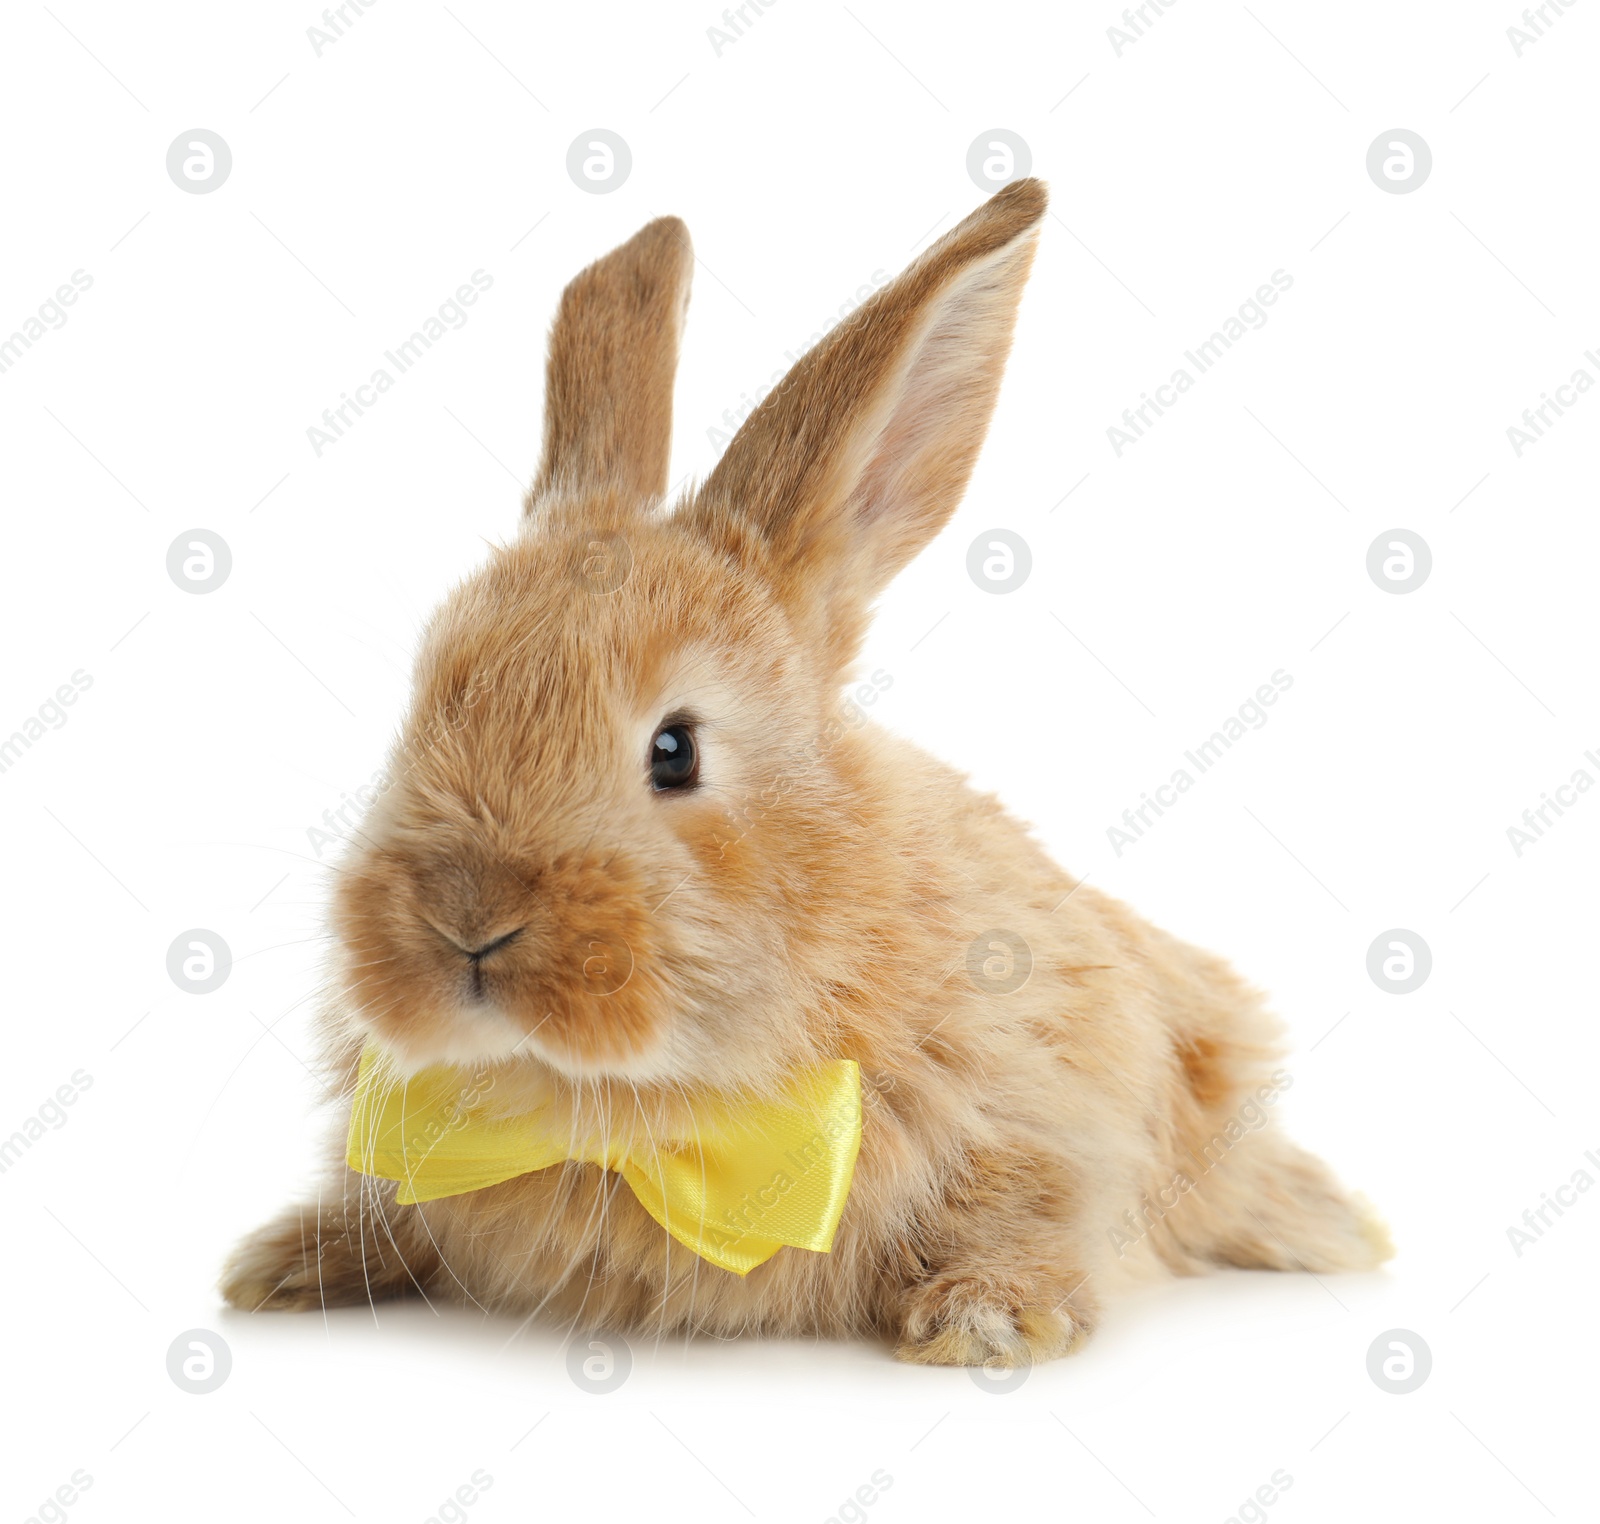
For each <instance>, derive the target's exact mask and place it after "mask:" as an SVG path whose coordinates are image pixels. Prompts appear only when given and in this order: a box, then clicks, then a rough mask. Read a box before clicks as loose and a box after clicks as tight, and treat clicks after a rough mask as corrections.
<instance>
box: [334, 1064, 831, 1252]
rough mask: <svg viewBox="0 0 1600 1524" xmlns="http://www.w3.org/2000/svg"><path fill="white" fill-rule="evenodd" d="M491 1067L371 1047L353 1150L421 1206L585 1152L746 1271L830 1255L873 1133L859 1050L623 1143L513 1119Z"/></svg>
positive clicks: (356, 1160)
mask: <svg viewBox="0 0 1600 1524" xmlns="http://www.w3.org/2000/svg"><path fill="white" fill-rule="evenodd" d="M491 1087H492V1079H491V1077H490V1073H489V1072H488V1071H485V1072H484V1073H482V1074H480V1075H476V1076H475V1075H472V1074H470V1073H468V1072H467V1071H465V1070H462V1069H456V1068H449V1067H446V1066H443V1065H439V1066H435V1067H433V1068H428V1069H424V1070H422V1071H421V1072H419V1073H417V1074H415V1075H413V1076H412V1077H411V1078H410V1079H409V1080H403V1079H401V1078H400V1076H399V1075H398V1074H397V1073H396V1072H395V1071H394V1070H392V1069H391V1068H390V1067H389V1065H388V1064H387V1063H386V1062H385V1061H384V1059H383V1058H382V1056H381V1055H380V1053H379V1052H378V1051H377V1049H375V1048H373V1047H370V1046H369V1047H368V1048H367V1049H366V1051H365V1052H364V1053H363V1054H362V1055H361V1069H360V1073H359V1074H358V1076H357V1079H356V1091H355V1103H354V1106H353V1108H352V1110H351V1113H350V1139H349V1148H348V1152H347V1159H348V1162H349V1165H350V1168H351V1169H353V1170H356V1171H357V1172H358V1173H360V1174H363V1175H377V1176H381V1177H382V1178H383V1179H385V1180H397V1181H399V1182H400V1190H399V1195H398V1199H399V1200H400V1201H401V1202H402V1203H406V1204H410V1203H412V1202H417V1201H432V1200H434V1199H435V1198H437V1197H440V1196H459V1195H462V1194H463V1193H464V1192H467V1191H478V1190H482V1189H483V1188H484V1187H486V1186H490V1185H498V1184H499V1183H500V1181H502V1180H510V1179H512V1178H513V1177H514V1176H517V1175H525V1174H528V1173H529V1172H531V1171H533V1170H540V1169H548V1168H550V1166H551V1165H553V1164H560V1163H562V1162H564V1161H565V1160H568V1159H574V1160H578V1161H581V1162H583V1163H588V1164H597V1165H599V1166H600V1167H601V1168H602V1169H611V1170H616V1171H617V1172H618V1173H619V1174H620V1175H621V1176H622V1178H623V1179H624V1180H626V1181H627V1182H628V1185H629V1187H630V1188H631V1189H632V1191H633V1194H634V1195H635V1196H637V1197H638V1198H639V1202H640V1205H642V1206H643V1207H644V1209H645V1210H646V1211H647V1212H648V1213H649V1214H650V1215H651V1216H652V1217H654V1218H655V1220H656V1221H657V1222H659V1223H660V1224H661V1226H662V1227H663V1228H665V1229H666V1230H667V1232H669V1233H670V1234H671V1235H672V1236H673V1237H674V1238H675V1239H677V1240H678V1242H679V1243H681V1244H683V1245H684V1246H685V1247H687V1248H689V1249H692V1250H693V1251H694V1252H695V1253H696V1254H698V1255H700V1257H701V1258H702V1259H706V1260H709V1261H710V1262H711V1263H712V1264H713V1265H720V1266H721V1267H722V1268H723V1269H724V1270H731V1271H732V1272H733V1273H734V1274H735V1275H748V1274H749V1273H750V1272H751V1271H752V1270H754V1269H755V1267H756V1266H757V1265H759V1264H761V1263H763V1262H764V1261H766V1260H769V1259H771V1258H772V1256H773V1255H774V1254H776V1253H777V1252H778V1250H779V1249H781V1248H782V1247H783V1246H784V1245H785V1244H788V1245H790V1246H792V1247H793V1248H796V1249H811V1250H813V1251H815V1252H816V1253H819V1254H826V1253H827V1252H828V1251H829V1250H830V1249H832V1247H833V1234H834V1230H835V1229H836V1228H837V1227H838V1225H839V1216H840V1214H841V1213H842V1212H843V1211H844V1203H845V1198H846V1197H847V1196H848V1195H849V1194H850V1179H851V1176H852V1175H853V1174H854V1172H855V1164H856V1151H857V1149H858V1148H859V1147H860V1144H861V1071H860V1069H859V1068H858V1066H857V1065H856V1063H855V1061H854V1060H853V1059H848V1058H844V1059H839V1060H837V1061H836V1062H833V1063H827V1064H821V1065H819V1066H818V1067H816V1068H815V1069H809V1070H806V1071H805V1072H804V1073H801V1074H798V1075H796V1076H795V1077H794V1078H793V1079H792V1080H791V1081H790V1083H789V1084H788V1085H787V1086H786V1087H785V1088H784V1089H783V1090H782V1091H781V1092H780V1093H779V1094H778V1095H776V1096H774V1097H772V1098H770V1099H767V1100H759V1101H747V1102H744V1103H742V1104H739V1105H732V1106H730V1105H727V1104H725V1103H724V1104H717V1105H711V1106H708V1107H704V1108H700V1109H697V1111H696V1113H695V1120H694V1136H693V1137H692V1138H664V1139H659V1140H654V1142H653V1146H649V1145H647V1146H645V1147H642V1148H640V1147H634V1148H632V1149H629V1150H627V1151H620V1152H619V1151H618V1150H616V1149H614V1148H612V1147H610V1146H608V1145H607V1144H606V1143H605V1142H604V1141H603V1140H593V1141H589V1142H579V1143H577V1144H574V1143H573V1142H572V1140H571V1137H570V1128H569V1127H568V1126H566V1125H565V1124H564V1121H563V1119H562V1118H560V1117H558V1116H557V1115H556V1114H555V1113H554V1112H553V1111H548V1110H540V1111H528V1112H523V1113H521V1114H520V1115H516V1116H500V1115H497V1114H495V1113H494V1112H493V1110H492V1109H490V1108H489V1107H487V1106H485V1105H484V1104H483V1102H484V1100H485V1097H486V1096H487V1095H488V1093H489V1091H490V1089H491Z"/></svg>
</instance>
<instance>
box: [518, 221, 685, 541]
mask: <svg viewBox="0 0 1600 1524" xmlns="http://www.w3.org/2000/svg"><path fill="white" fill-rule="evenodd" d="M693 268H694V251H693V248H692V246H691V245H690V242H689V230H688V228H686V227H685V226H684V225H683V223H682V222H680V221H679V220H678V218H676V217H658V218H657V219H656V220H655V221H654V222H652V223H649V224H647V225H646V226H645V227H643V228H641V229H640V230H639V231H638V232H637V233H635V234H634V235H633V237H632V238H630V239H629V240H628V241H627V242H626V243H625V244H623V245H622V246H621V247H620V248H616V249H613V250H612V251H611V252H610V253H609V254H607V255H606V256H605V258H604V259H598V260H596V261H595V262H594V263H593V264H592V265H590V266H589V268H588V269H587V270H585V271H584V272H583V273H582V274H581V275H579V276H577V277H576V278H575V279H573V280H572V281H571V282H570V283H569V284H568V286H567V289H566V290H565V291H564V292H562V294H561V308H560V311H558V312H557V314H556V320H555V324H554V326H553V327H552V328H551V330H550V359H549V363H548V365H547V366H546V369H545V401H544V451H543V454H542V456H541V458H540V462H539V474H538V476H537V477H536V478H535V480H534V484H533V487H532V489H531V490H530V491H529V493H528V499H527V503H526V505H525V506H526V508H527V510H528V511H529V512H532V511H534V509H535V507H536V505H537V503H538V501H539V499H540V498H542V497H544V496H546V495H547V494H564V493H568V492H588V491H601V492H610V493H614V494H616V495H619V496H624V497H635V498H638V499H641V500H645V499H655V498H659V497H661V496H662V495H663V494H664V493H665V492H666V490H667V464H668V457H669V455H670V453H671V447H672V382H673V376H674V374H675V373H676V371H677V368H678V335H679V333H680V332H681V331H682V329H683V318H684V313H685V311H686V310H687V308H688V305H689V279H690V275H691V274H692V272H693Z"/></svg>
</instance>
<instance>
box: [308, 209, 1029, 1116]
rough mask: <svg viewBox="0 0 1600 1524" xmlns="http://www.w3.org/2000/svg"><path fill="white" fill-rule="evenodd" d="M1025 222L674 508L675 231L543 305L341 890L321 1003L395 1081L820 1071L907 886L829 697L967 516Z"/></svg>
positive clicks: (866, 345) (1003, 220)
mask: <svg viewBox="0 0 1600 1524" xmlns="http://www.w3.org/2000/svg"><path fill="white" fill-rule="evenodd" d="M1044 207H1045V195H1044V190H1043V188H1042V186H1040V185H1039V183H1038V182H1036V181H1022V182H1018V183H1016V184H1013V185H1011V186H1009V187H1007V188H1006V189H1005V190H1003V191H1001V192H1000V193H999V194H998V195H996V196H995V197H994V198H993V199H992V200H990V201H989V202H988V203H987V204H986V205H984V206H982V207H980V208H979V209H978V210H977V211H976V212H974V213H973V214H972V215H971V216H970V217H968V218H967V219H966V221H964V222H963V223H961V224H960V226H958V227H957V228H955V229H954V230H953V231H951V232H950V233H949V234H948V235H946V236H945V237H944V238H943V239H941V240H940V241H939V242H938V243H937V244H935V245H934V246H933V247H931V248H930V249H929V250H928V251H927V252H926V253H925V254H923V255H922V256H921V257H920V258H919V259H918V260H917V261H916V262H915V263H914V264H913V265H912V266H911V267H910V268H909V269H908V270H906V271H905V272H904V273H903V274H902V275H901V276H899V277H898V278H897V279H896V280H895V281H893V282H892V283H891V284H890V285H888V286H886V287H885V288H884V289H882V290H881V291H879V292H878V293H877V294H876V296H874V297H873V299H872V300H871V301H869V302H868V303H867V304H866V305H865V306H864V307H861V308H859V309H858V310H857V311H855V312H854V313H853V314H852V315H851V316H850V317H849V318H847V319H846V320H845V321H843V322H842V323H840V324H839V326H838V327H837V328H836V329H834V330H833V331H832V332H831V333H830V334H829V335H828V336H827V337H826V338H824V339H823V340H822V341H821V342H820V343H818V344H817V345H816V346H815V347H814V348H813V349H812V350H810V351H809V352H808V353H807V354H806V355H805V356H803V357H802V358H801V359H800V360H799V361H798V362H797V363H796V364H795V366H794V368H793V369H792V370H791V371H790V372H789V374H788V376H787V377H786V378H785V380H784V381H783V383H782V384H781V385H780V386H779V387H778V388H777V389H776V390H775V391H774V392H772V393H771V394H770V395H769V396H768V397H766V398H765V400H764V401H763V402H762V403H761V405H760V406H759V407H758V408H757V409H756V410H755V411H754V413H752V414H751V416H750V417H749V418H748V420H747V421H746V422H745V423H744V425H743V427H742V428H741V429H740V430H739V432H738V434H737V436H736V437H735V439H734V440H733V441H732V443H731V444H730V445H729V447H728V449H727V451H726V453H725V454H724V456H723V457H722V459H721V461H720V462H719V463H718V465H717V467H716V469H715V470H713V471H712V473H711V474H710V476H709V477H708V478H707V479H706V481H705V482H704V483H703V485H701V486H700V487H699V489H698V490H697V491H691V492H689V493H688V494H686V495H685V496H684V498H683V499H682V500H681V501H680V502H679V503H677V504H676V505H675V506H673V507H670V508H669V507H668V505H667V504H666V503H665V502H664V497H665V493H666V488H667V480H668V476H667V465H668V445H669V436H670V432H671V405H672V404H671V398H672V381H673V373H674V369H675V366H676V361H677V351H678V340H679V333H680V330H681V328H682V324H683V319H684V313H685V308H686V306H687V301H688V292H689V278H690V273H691V269H692V265H693V255H692V253H691V250H690V245H689V240H688V235H687V232H686V230H685V228H684V226H683V224H682V223H680V222H678V221H677V220H676V219H674V218H663V219H661V220H659V221H656V222H653V223H651V224H650V225H649V226H647V227H646V228H644V229H643V230H642V231H641V232H640V233H638V234H637V235H636V236H635V237H634V238H632V239H631V240H630V241H629V242H628V243H626V244H624V245H623V246H622V247H621V248H619V249H617V250H615V251H614V252H613V253H611V254H609V255H607V256H606V257H605V258H604V259H602V260H600V261H599V262H598V263H596V264H594V265H593V266H591V267H590V268H589V269H587V270H586V271H584V272H583V274H581V275H580V276H578V277H577V279H576V280H574V281H573V282H572V284H571V285H570V286H569V287H568V288H567V290H566V292H565V294H564V295H563V297H562V301H561V307H560V312H559V314H558V316H557V318H556V322H555V326H554V329H553V331H552V334H551V339H550V355H549V365H548V372H547V381H546V415H545V428H544V448H543V456H542V461H541V465H540V468H539V472H538V476H537V479H536V481H535V483H534V486H533V487H532V489H531V490H530V492H529V494H528V498H527V502H526V505H525V512H524V517H523V521H522V525H521V529H520V532H519V533H518V534H517V535H516V537H515V538H514V539H513V540H512V541H511V542H510V543H509V544H508V545H506V546H504V547H503V548H501V549H498V550H496V551H495V552H494V553H493V555H492V556H491V558H490V560H489V562H488V564H487V565H486V566H484V567H483V568H482V570H480V571H479V572H477V573H476V574H475V575H474V576H472V577H471V578H469V579H468V580H467V581H466V582H464V583H463V584H462V585H461V586H460V587H458V588H457V589H456V590H455V591H454V592H453V593H452V594H451V595H450V597H449V598H448V599H447V600H446V602H445V603H444V606H443V607H442V608H441V609H440V610H439V612H438V613H437V614H436V616H435V617H434V619H433V621H432V623H431V625H430V627H429V630H428V633H427V635H426V637H425V640H424V643H423V646H422V649H421V652H420V655H419V657H418V661H417V669H416V693H415V697H414V700H413V703H412V707H411V710H410V713H409V715H408V717H407V720H406V723H405V725H404V728H403V732H402V735H401V738H400V741H399V742H398V744H397V748H396V752H395V755H394V757H393V759H392V764H391V769H390V786H389V787H388V788H387V790H386V791H385V792H384V793H383V795H382V797H381V799H380V801H379V803H378V804H377V805H376V806H375V807H374V809H373V810H372V811H371V813H370V814H369V816H368V818H367V820H366V821H365V822H364V824H363V827H362V831H361V833H360V840H359V842H358V845H357V847H356V849H355V851H354V853H353V855H352V856H351V858H350V859H349V861H348V862H347V863H346V864H345V865H344V869H343V872H342V873H341V877H340V883H339V888H338V892H337V896H336V904H335V929H336V932H337V935H338V938H339V941H340V944H341V954H342V978H343V983H344V987H345V994H346V997H347V998H346V1002H345V1003H346V1005H347V1007H348V1010H349V1012H350V1014H351V1015H352V1017H353V1018H354V1021H355V1023H356V1025H357V1027H358V1028H359V1029H360V1030H361V1031H362V1032H363V1033H364V1034H365V1035H367V1036H370V1037H373V1038H375V1039H376V1040H377V1041H378V1042H379V1043H380V1044H381V1045H382V1046H383V1047H385V1048H387V1049H388V1050H390V1051H391V1052H392V1053H393V1054H394V1055H395V1056H396V1057H397V1058H398V1059H399V1061H400V1062H401V1063H402V1064H403V1065H405V1066H407V1067H414V1066H418V1065H422V1064H426V1063H432V1062H453V1063H471V1062H477V1061H495V1060H503V1059H507V1058H510V1057H512V1056H513V1055H515V1056H517V1057H518V1058H522V1059H527V1060H529V1061H535V1062H538V1063H542V1064H544V1065H547V1066H549V1067H550V1068H552V1069H554V1070H556V1071H559V1072H560V1073H561V1074H564V1075H566V1076H568V1077H571V1078H577V1079H589V1078H599V1077H602V1076H608V1077H612V1078H615V1079H617V1080H619V1081H628V1082H632V1083H634V1084H661V1085H685V1084H708V1085H714V1086H719V1087H728V1088H738V1087H743V1086H747V1085H755V1084H760V1083H762V1082H763V1081H765V1080H768V1079H770V1078H771V1077H772V1076H773V1075H774V1074H775V1073H776V1072H777V1071H778V1070H779V1069H780V1068H781V1067H783V1066H786V1065H789V1064H792V1063H794V1062H796V1061H801V1060H804V1059H806V1058H808V1057H813V1056H817V1055H819V1054H821V1053H823V1052H825V1051H826V1048H827V1043H828V1036H829V1020H830V1018H829V1014H828V1013H829V1012H830V1011H835V1010H836V1009H837V1008H838V1004H839V1002H840V1001H842V1000H848V998H849V991H850V990H851V989H852V988H854V987H857V986H859V985H860V983H861V982H862V981H863V980H870V979H871V978H872V977H873V966H874V964H875V963H878V962H881V960H882V958H883V957H884V956H885V952H884V949H883V948H882V947H881V946H880V947H876V948H875V947H874V931H873V906H874V904H875V903H882V902H884V901H885V899H886V897H891V896H903V894H904V887H903V879H904V876H905V875H906V874H907V873H908V872H910V871H913V870H912V869H910V868H909V867H908V865H906V864H905V863H904V862H902V861H901V860H900V859H899V858H898V857H897V856H896V854H895V853H894V852H893V850H892V845H893V844H892V841H890V842H887V843H886V842H885V841H884V840H882V839H881V834H882V827H881V821H882V819H883V818H884V816H885V813H886V812H893V811H896V810H904V809H905V808H906V801H904V800H902V799H893V798H885V797H884V795H885V793H886V790H885V789H884V787H883V784H882V780H881V769H878V770H875V769H874V768H873V767H872V766H871V765H870V756H869V753H870V751H871V747H872V744H873V743H872V742H871V741H870V740H869V739H868V737H869V734H870V732H868V731H865V730H862V729H861V728H860V721H861V719H862V715H861V713H860V711H859V709H855V708H853V707H852V706H851V704H850V703H849V702H848V701H845V700H843V699H842V696H841V683H842V682H843V680H844V678H845V677H846V675H847V671H848V668H849V666H850V664H851V662H852V661H853V659H854V658H855V655H856V652H857V648H858V646H859V643H860V640H861V637H862V633H863V630H864V628H865V624H866V619H867V615H868V611H869V607H870V604H871V601H872V600H873V598H874V597H875V596H876V595H877V594H878V592H879V591H880V590H881V589H882V588H883V586H884V584H885V583H886V582H887V581H888V580H889V578H890V577H892V576H893V575H894V573H895V572H896V571H898V570H899V569H900V568H901V567H902V566H904V565H905V564H906V562H907V561H909V560H910V559H911V557H912V556H913V555H915V554H916V552H917V551H918V550H919V549H920V548H921V547H922V546H923V545H924V544H925V543H926V542H927V541H928V540H929V539H931V538H932V536H933V535H934V534H935V533H936V532H937V531H938V530H939V529H940V528H941V527H942V526H943V524H944V523H945V522H946V520H947V519H948V518H949V516H950V515H951V513H952V512H953V511H954V510H955V507H956V505H957V503H958V502H959V500H960V497H961V494H962V492H963V490H964V488H965V486H966V482H967V478H968V476H969V475H970V473H971V470H972V467H973V463H974V461H975V459H976V456H977V452H978V448H979V445H980V444H981V442H982V439H983V435H984V432H985V430H986V429H987V426H988V421H989V416H990V413H991V412H992V410H993V406H994V401H995V397H996V393H997V391H998V388H999V384H1000V375H1001V370H1002V368H1003V365H1004V362H1005V356H1006V352H1007V350H1008V348H1009V346H1010V341H1011V330H1012V325H1013V320H1014V316H1015V312H1016V307H1017V303H1018V300H1019V298H1020V295H1021V291H1022V287H1023V283H1024V281H1025V279H1026V277H1027V272H1028V267H1029V264H1030V262H1031V260H1032V256H1033V247H1034V243H1035V239H1036V235H1037V230H1038V224H1039V221H1040V219H1041V218H1042V216H1043V214H1044ZM852 928H853V931H851V934H849V935H847V934H846V931H847V930H849V929H852Z"/></svg>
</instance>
